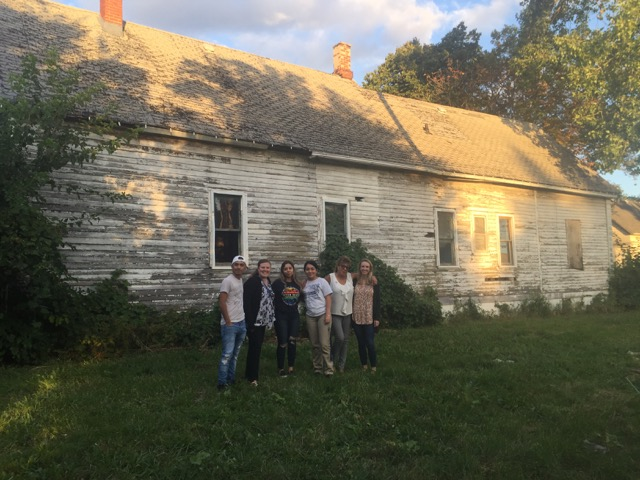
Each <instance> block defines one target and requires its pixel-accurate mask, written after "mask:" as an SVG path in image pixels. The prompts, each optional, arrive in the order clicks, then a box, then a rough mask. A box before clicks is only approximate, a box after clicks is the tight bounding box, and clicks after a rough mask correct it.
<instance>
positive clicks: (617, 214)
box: [611, 198, 640, 235]
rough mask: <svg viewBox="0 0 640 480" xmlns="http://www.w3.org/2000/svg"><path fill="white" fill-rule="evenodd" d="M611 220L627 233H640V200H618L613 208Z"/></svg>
mask: <svg viewBox="0 0 640 480" xmlns="http://www.w3.org/2000/svg"><path fill="white" fill-rule="evenodd" d="M611 221H612V223H613V225H614V226H615V227H616V228H617V229H618V230H620V231H621V232H622V233H624V234H625V235H640V200H634V199H631V198H627V199H620V200H618V201H617V202H616V203H614V204H613V207H612V208H611Z"/></svg>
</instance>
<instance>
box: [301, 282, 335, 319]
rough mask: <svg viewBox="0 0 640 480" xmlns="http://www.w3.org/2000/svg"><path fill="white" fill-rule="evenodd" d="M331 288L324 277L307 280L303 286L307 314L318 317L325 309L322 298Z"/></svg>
mask: <svg viewBox="0 0 640 480" xmlns="http://www.w3.org/2000/svg"><path fill="white" fill-rule="evenodd" d="M331 293H332V290H331V287H330V286H329V283H328V282H327V281H326V280H325V279H324V278H316V279H315V280H312V281H309V282H307V284H306V285H305V286H304V303H305V305H306V306H307V315H310V316H312V317H319V316H320V315H324V314H325V313H326V311H327V303H326V301H325V299H324V297H326V296H327V295H331Z"/></svg>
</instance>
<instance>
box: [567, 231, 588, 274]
mask: <svg viewBox="0 0 640 480" xmlns="http://www.w3.org/2000/svg"><path fill="white" fill-rule="evenodd" d="M565 225H566V228H567V261H568V262H569V268H574V269H576V270H584V264H583V263H582V226H581V224H580V220H565Z"/></svg>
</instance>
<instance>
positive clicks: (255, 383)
mask: <svg viewBox="0 0 640 480" xmlns="http://www.w3.org/2000/svg"><path fill="white" fill-rule="evenodd" d="M249 385H251V386H252V387H257V386H258V380H254V381H252V382H251V383H249Z"/></svg>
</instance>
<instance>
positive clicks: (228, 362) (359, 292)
mask: <svg viewBox="0 0 640 480" xmlns="http://www.w3.org/2000/svg"><path fill="white" fill-rule="evenodd" d="M350 269H351V260H350V259H349V258H348V257H346V256H342V257H340V258H339V259H338V261H337V262H336V266H335V271H334V272H333V273H331V274H329V275H327V276H326V277H324V278H323V277H319V276H318V273H319V268H318V264H317V263H316V262H315V261H313V260H307V261H306V262H305V264H304V273H305V276H306V279H305V280H299V279H298V278H297V275H296V269H295V265H294V264H293V263H292V262H290V261H289V260H285V261H284V262H282V265H281V267H280V276H279V278H278V279H277V280H275V281H274V282H273V283H272V282H271V278H270V275H271V262H270V261H269V260H267V259H262V260H259V261H258V265H257V268H256V270H255V271H254V272H253V274H252V275H251V276H250V277H249V279H248V280H247V281H246V282H244V283H243V281H242V278H243V274H244V273H245V271H246V270H247V262H246V261H245V258H244V257H243V256H242V255H238V256H236V257H234V259H233V261H232V262H231V274H230V275H228V276H227V277H226V278H225V279H224V280H223V281H222V284H221V285H220V295H219V297H218V302H219V305H220V313H221V319H220V324H221V327H220V328H221V338H222V342H221V343H222V354H221V358H220V363H219V365H218V390H224V389H225V388H227V387H229V386H230V385H232V384H234V383H235V376H236V364H237V361H238V356H239V354H240V347H241V346H242V343H243V341H244V339H245V336H246V337H247V339H248V348H247V361H246V370H245V378H246V380H247V381H249V383H250V384H251V385H254V386H257V385H258V377H259V370H260V353H261V351H262V343H263V341H264V336H265V332H266V330H267V329H269V328H272V327H273V326H275V331H276V337H277V342H278V346H277V349H276V362H277V368H278V373H279V375H281V376H287V375H291V374H293V373H294V368H295V361H296V341H297V338H298V335H299V332H300V314H299V308H298V307H299V304H300V302H304V305H305V310H306V324H307V331H308V334H309V341H310V342H311V346H312V362H313V370H314V372H315V373H317V374H323V375H325V376H330V375H333V374H334V372H335V370H336V368H337V370H338V371H339V372H344V369H345V365H346V360H347V346H348V342H349V331H350V328H353V330H354V332H355V334H356V339H357V341H358V354H359V357H360V363H361V365H362V369H363V370H368V369H369V368H370V369H371V370H370V371H371V372H372V373H373V372H375V371H376V367H377V356H376V348H375V342H374V334H375V331H376V330H377V328H378V326H379V324H380V287H379V286H378V281H377V278H376V277H375V276H374V275H373V265H372V263H371V262H370V261H369V260H367V259H363V260H361V261H360V264H359V268H358V271H357V272H355V273H351V272H350ZM285 360H286V362H287V368H286V369H285Z"/></svg>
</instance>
